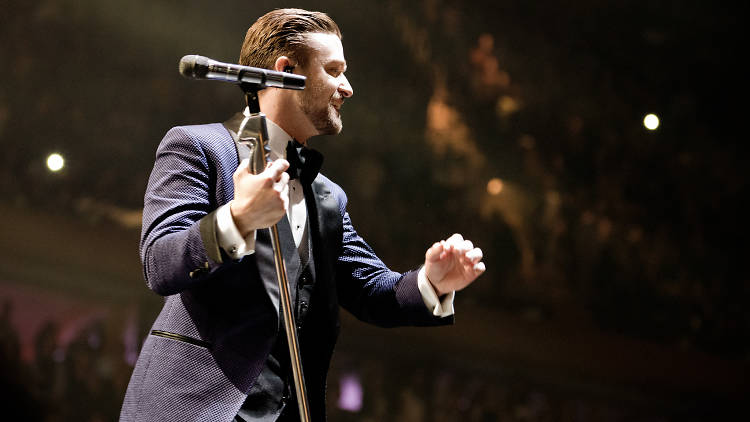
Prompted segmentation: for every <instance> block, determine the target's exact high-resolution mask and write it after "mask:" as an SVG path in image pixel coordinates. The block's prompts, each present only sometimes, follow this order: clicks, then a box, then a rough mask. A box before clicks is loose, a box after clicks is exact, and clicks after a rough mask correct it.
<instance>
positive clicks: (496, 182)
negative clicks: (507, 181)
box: [487, 177, 503, 195]
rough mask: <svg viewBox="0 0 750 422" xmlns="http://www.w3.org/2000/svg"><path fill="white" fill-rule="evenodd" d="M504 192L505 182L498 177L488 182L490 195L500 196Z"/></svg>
mask: <svg viewBox="0 0 750 422" xmlns="http://www.w3.org/2000/svg"><path fill="white" fill-rule="evenodd" d="M502 191H503V181H502V180H500V179H498V178H497V177H493V178H492V179H490V181H489V182H487V192H488V193H489V194H490V195H499V194H500V192H502Z"/></svg>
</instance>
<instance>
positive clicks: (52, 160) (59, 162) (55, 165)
mask: <svg viewBox="0 0 750 422" xmlns="http://www.w3.org/2000/svg"><path fill="white" fill-rule="evenodd" d="M63 166H65V160H64V159H63V157H62V155H60V154H58V153H54V154H50V155H49V157H47V168H48V169H50V171H60V170H62V168H63Z"/></svg>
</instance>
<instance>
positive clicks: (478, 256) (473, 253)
mask: <svg viewBox="0 0 750 422" xmlns="http://www.w3.org/2000/svg"><path fill="white" fill-rule="evenodd" d="M465 256H466V258H467V259H468V260H470V261H472V262H475V263H476V262H479V261H481V260H482V257H483V256H484V254H483V253H482V250H481V249H479V248H474V249H472V250H470V251H469V252H466V255H465Z"/></svg>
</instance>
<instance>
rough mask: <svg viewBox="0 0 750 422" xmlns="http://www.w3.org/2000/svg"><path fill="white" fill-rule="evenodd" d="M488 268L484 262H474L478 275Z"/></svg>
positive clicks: (475, 271)
mask: <svg viewBox="0 0 750 422" xmlns="http://www.w3.org/2000/svg"><path fill="white" fill-rule="evenodd" d="M486 269H487V268H486V267H485V266H484V262H477V263H476V264H474V273H475V274H476V275H479V274H482V273H483V272H484V271H485V270H486Z"/></svg>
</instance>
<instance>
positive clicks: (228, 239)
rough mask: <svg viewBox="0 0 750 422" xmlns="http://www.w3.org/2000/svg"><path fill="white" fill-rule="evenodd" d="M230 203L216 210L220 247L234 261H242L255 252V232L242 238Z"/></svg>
mask: <svg viewBox="0 0 750 422" xmlns="http://www.w3.org/2000/svg"><path fill="white" fill-rule="evenodd" d="M230 203H231V202H229V203H226V204H224V205H222V206H220V207H219V209H217V210H216V226H217V230H216V231H217V234H216V236H217V238H218V239H217V240H218V242H219V246H221V248H222V249H224V252H226V253H227V255H229V257H230V258H232V259H240V258H242V257H243V256H245V255H250V254H251V253H254V252H255V230H253V232H252V233H250V234H248V235H247V237H244V238H243V237H242V235H241V234H240V231H239V229H237V226H236V225H235V224H234V219H233V218H232V212H231V210H230V209H229V204H230Z"/></svg>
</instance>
